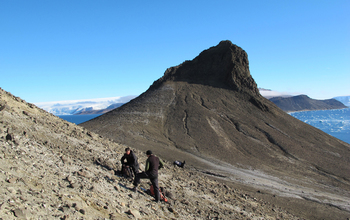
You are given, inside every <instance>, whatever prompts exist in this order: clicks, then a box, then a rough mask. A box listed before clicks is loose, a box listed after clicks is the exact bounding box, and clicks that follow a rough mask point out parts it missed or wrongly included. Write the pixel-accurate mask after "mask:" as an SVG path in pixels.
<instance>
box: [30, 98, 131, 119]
mask: <svg viewBox="0 0 350 220" xmlns="http://www.w3.org/2000/svg"><path fill="white" fill-rule="evenodd" d="M136 97H137V96H123V97H111V98H97V99H82V100H69V101H55V102H39V103H34V104H35V105H36V106H38V107H39V108H42V109H44V110H45V111H48V112H50V113H52V114H54V115H75V114H79V113H81V112H84V111H87V110H89V111H91V110H102V109H106V108H108V107H109V106H111V105H115V104H117V103H120V104H124V103H127V102H129V101H130V100H132V99H134V98H136Z"/></svg>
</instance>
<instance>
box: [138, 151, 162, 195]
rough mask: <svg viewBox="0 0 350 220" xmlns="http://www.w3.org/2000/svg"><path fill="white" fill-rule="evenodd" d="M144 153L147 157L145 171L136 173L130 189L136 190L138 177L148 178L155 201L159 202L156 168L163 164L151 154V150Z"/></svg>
mask: <svg viewBox="0 0 350 220" xmlns="http://www.w3.org/2000/svg"><path fill="white" fill-rule="evenodd" d="M146 155H147V157H148V158H147V160H146V166H145V171H144V172H142V173H138V174H137V175H136V177H135V180H134V188H133V189H132V190H133V191H134V192H136V187H137V186H138V185H139V184H140V179H150V181H151V183H152V185H153V189H154V197H155V201H156V202H159V201H160V194H159V186H158V169H161V168H163V166H164V164H163V162H162V161H161V160H160V159H159V158H158V157H156V156H154V155H153V153H152V151H150V150H148V151H147V152H146Z"/></svg>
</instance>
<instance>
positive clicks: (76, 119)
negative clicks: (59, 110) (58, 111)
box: [57, 114, 100, 125]
mask: <svg viewBox="0 0 350 220" xmlns="http://www.w3.org/2000/svg"><path fill="white" fill-rule="evenodd" d="M57 116H58V117H60V118H62V119H64V120H66V121H69V122H72V123H74V124H77V125H78V124H80V123H83V122H86V121H89V120H91V119H93V118H96V117H98V116H100V114H97V115H57Z"/></svg>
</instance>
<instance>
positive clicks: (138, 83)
mask: <svg viewBox="0 0 350 220" xmlns="http://www.w3.org/2000/svg"><path fill="white" fill-rule="evenodd" d="M349 11H350V1H349V0H344V1H338V0H328V1H325V0H314V1H313V0H303V1H298V0H290V1H288V0H283V1H281V0H275V1H269V0H265V1H260V0H259V1H238V0H237V1H221V0H218V1H181V0H178V1H164V0H163V1H117V0H101V1H95V0H93V1H92V0H70V1H65V0H60V1H58V0H57V1H55V0H50V1H47V0H42V1H37V0H30V1H27V0H23V1H20V0H11V1H10V0H0V48H1V49H0V51H1V52H0V76H1V81H0V82H1V83H0V87H1V88H3V89H5V90H6V91H8V92H11V93H12V94H13V95H15V96H19V97H21V98H22V99H24V100H26V101H27V102H32V103H36V102H48V101H61V100H79V99H93V98H105V97H116V96H127V95H139V94H141V93H142V92H144V91H146V90H147V89H148V88H149V86H150V85H151V84H152V83H153V81H155V80H157V79H158V78H160V77H161V76H162V75H163V74H164V71H165V70H166V69H167V68H168V67H171V66H176V65H178V64H180V63H182V62H183V61H185V60H192V59H193V58H194V57H196V56H197V55H198V54H199V53H200V52H201V51H203V50H205V49H208V48H209V47H212V46H215V45H217V44H218V43H219V42H220V41H221V40H230V41H232V43H234V44H236V45H238V46H240V47H242V48H243V49H244V50H245V51H246V52H247V53H248V58H249V62H250V72H251V75H252V76H253V78H254V79H255V81H256V83H257V84H258V87H261V88H265V89H272V90H275V91H279V92H289V93H303V94H306V95H309V96H310V97H311V98H315V99H328V98H332V97H335V96H343V95H350V86H349V83H350V15H349V14H350V13H349Z"/></svg>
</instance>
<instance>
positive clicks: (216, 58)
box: [151, 40, 260, 96]
mask: <svg viewBox="0 0 350 220" xmlns="http://www.w3.org/2000/svg"><path fill="white" fill-rule="evenodd" d="M167 81H185V82H188V83H191V84H203V85H209V86H213V87H218V88H225V89H231V90H234V91H238V92H245V93H248V94H252V95H257V96H260V93H259V90H258V88H257V85H256V83H255V81H254V79H253V78H252V77H251V75H250V71H249V61H248V55H247V53H246V52H245V51H244V50H243V49H242V48H240V47H238V46H237V45H235V44H232V42H231V41H228V40H226V41H221V42H220V43H219V44H218V45H217V46H214V47H211V48H209V49H207V50H204V51H203V52H201V53H200V54H199V55H198V56H197V57H196V58H194V59H193V60H191V61H185V62H184V63H182V64H180V65H178V66H175V67H170V68H168V69H167V70H166V71H165V73H164V76H163V77H162V78H160V79H158V80H157V81H155V82H154V83H153V85H152V86H151V88H153V89H155V88H158V87H159V86H160V85H162V84H163V83H165V82H167Z"/></svg>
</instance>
